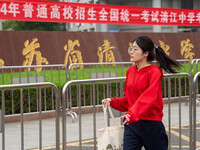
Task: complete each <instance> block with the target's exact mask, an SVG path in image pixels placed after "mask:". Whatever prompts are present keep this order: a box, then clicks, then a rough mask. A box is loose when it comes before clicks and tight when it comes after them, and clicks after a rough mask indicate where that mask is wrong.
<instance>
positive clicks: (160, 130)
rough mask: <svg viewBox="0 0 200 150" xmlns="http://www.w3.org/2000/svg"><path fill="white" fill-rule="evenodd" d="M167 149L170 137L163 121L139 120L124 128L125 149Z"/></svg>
mask: <svg viewBox="0 0 200 150" xmlns="http://www.w3.org/2000/svg"><path fill="white" fill-rule="evenodd" d="M142 146H144V147H145V150H167V149H168V137H167V134H166V131H165V127H164V125H163V123H162V122H161V121H147V120H139V121H137V122H134V123H132V124H129V125H125V128H124V144H123V149H124V150H141V148H142Z"/></svg>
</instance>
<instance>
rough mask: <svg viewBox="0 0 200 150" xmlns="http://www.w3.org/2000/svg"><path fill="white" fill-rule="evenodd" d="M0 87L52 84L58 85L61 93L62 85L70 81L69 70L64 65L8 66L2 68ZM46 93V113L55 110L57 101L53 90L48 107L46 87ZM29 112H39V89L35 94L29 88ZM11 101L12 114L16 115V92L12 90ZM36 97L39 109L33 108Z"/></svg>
mask: <svg viewBox="0 0 200 150" xmlns="http://www.w3.org/2000/svg"><path fill="white" fill-rule="evenodd" d="M0 70H1V71H0V72H1V74H0V85H8V84H25V83H38V82H51V83H54V84H56V85H57V87H58V89H59V91H60V92H61V90H62V86H63V85H64V84H63V85H62V83H66V82H67V81H68V80H69V79H68V76H67V68H66V66H65V65H63V64H57V65H33V66H7V67H1V68H0ZM43 91H44V103H45V106H44V108H43V110H44V111H48V110H55V106H54V104H55V99H54V92H53V88H52V89H51V90H50V93H48V94H50V95H51V98H49V99H51V102H50V103H51V106H49V105H48V107H47V97H48V96H47V89H46V87H45V88H44V89H43ZM27 93H28V105H29V106H28V110H26V111H27V112H29V113H31V112H37V111H39V105H38V100H39V97H38V96H39V95H38V88H36V90H35V91H34V92H31V90H30V88H28V92H27ZM11 97H12V99H11V101H12V106H11V107H12V112H11V114H16V112H15V108H14V92H13V89H12V92H11ZM33 97H35V101H36V103H37V109H36V110H35V109H33V107H32V106H31V105H32V104H31V99H32V98H33Z"/></svg>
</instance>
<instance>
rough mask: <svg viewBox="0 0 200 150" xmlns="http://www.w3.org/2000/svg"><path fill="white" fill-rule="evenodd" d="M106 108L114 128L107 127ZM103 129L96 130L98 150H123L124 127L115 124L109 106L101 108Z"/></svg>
mask: <svg viewBox="0 0 200 150" xmlns="http://www.w3.org/2000/svg"><path fill="white" fill-rule="evenodd" d="M107 108H108V111H109V113H110V116H111V118H112V122H113V124H114V126H111V127H108V124H107ZM103 111H104V128H102V129H99V130H98V150H123V136H124V134H123V133H124V126H122V125H118V126H117V124H116V121H115V118H114V116H113V113H112V111H111V108H110V106H103Z"/></svg>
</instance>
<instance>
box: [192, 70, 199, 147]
mask: <svg viewBox="0 0 200 150" xmlns="http://www.w3.org/2000/svg"><path fill="white" fill-rule="evenodd" d="M199 75H200V72H197V73H196V74H195V76H194V78H193V88H194V93H193V141H192V146H193V147H192V149H194V150H196V145H197V143H196V141H197V139H196V136H197V134H196V132H197V127H196V123H197V121H196V120H197V119H196V117H197V110H196V106H197V103H196V100H197V98H198V94H199V90H198V84H199V82H198V78H199Z"/></svg>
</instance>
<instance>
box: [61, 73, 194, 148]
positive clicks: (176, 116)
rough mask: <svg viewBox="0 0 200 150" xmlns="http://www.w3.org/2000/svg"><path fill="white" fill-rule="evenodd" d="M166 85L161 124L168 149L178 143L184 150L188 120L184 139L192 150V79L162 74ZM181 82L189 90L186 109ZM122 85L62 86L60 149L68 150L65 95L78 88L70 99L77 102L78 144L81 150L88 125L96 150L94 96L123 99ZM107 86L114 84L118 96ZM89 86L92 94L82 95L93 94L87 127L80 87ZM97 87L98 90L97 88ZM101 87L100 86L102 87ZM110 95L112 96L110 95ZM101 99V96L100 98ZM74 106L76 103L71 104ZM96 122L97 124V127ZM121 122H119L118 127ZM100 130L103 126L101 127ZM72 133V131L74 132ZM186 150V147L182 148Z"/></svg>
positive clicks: (89, 81) (90, 82) (98, 82)
mask: <svg viewBox="0 0 200 150" xmlns="http://www.w3.org/2000/svg"><path fill="white" fill-rule="evenodd" d="M164 77H165V78H167V79H166V81H167V86H168V89H167V98H168V104H167V105H165V107H164V108H165V110H164V111H165V117H164V124H165V126H166V130H167V132H168V136H169V149H170V150H171V149H174V148H173V144H174V143H173V142H174V141H177V143H176V144H177V146H178V148H179V149H182V148H183V139H182V136H183V135H182V130H183V126H182V124H183V123H188V120H189V129H188V131H187V133H186V134H187V135H188V136H189V140H188V145H187V146H188V148H190V147H192V146H193V143H192V125H193V123H192V100H191V90H192V89H191V87H192V86H191V83H192V82H191V77H190V75H189V74H187V73H178V74H165V75H164ZM174 78H178V80H177V87H178V95H177V96H178V102H177V103H176V104H175V106H174V105H173V103H171V98H172V95H171V93H172V84H171V83H172V79H174ZM182 78H187V84H188V89H187V93H188V95H189V106H184V105H183V103H182V99H183V97H184V92H182V90H181V89H182V86H184V85H182V80H181V79H182ZM124 81H125V77H118V78H104V79H103V78H101V79H87V80H73V81H69V82H67V83H66V84H65V86H64V87H63V91H62V96H63V97H62V98H63V99H62V100H63V101H62V103H63V113H62V115H63V149H64V150H65V149H67V147H66V143H68V141H67V139H68V138H69V137H70V135H68V136H67V134H66V133H67V131H66V130H67V127H68V123H66V109H64V108H66V107H68V106H67V105H68V101H65V100H66V95H67V94H66V93H67V92H68V89H69V88H70V86H72V85H75V86H78V91H77V93H76V94H75V95H73V98H74V99H75V100H77V101H78V102H77V107H78V129H77V135H78V137H77V139H76V140H78V141H79V149H82V145H83V143H82V141H83V137H85V136H86V135H84V134H87V135H88V133H89V131H88V130H86V129H85V124H87V128H89V129H90V132H91V130H92V131H93V135H90V137H87V138H89V139H93V141H92V143H93V148H94V149H97V139H96V137H97V135H96V133H97V129H98V128H99V127H100V124H101V122H102V121H99V120H98V119H97V116H98V115H97V114H98V113H97V111H96V110H97V108H98V106H99V105H98V104H99V102H98V100H97V93H98V92H99V93H102V94H103V93H105V95H106V97H110V95H111V96H112V97H114V96H116V94H117V93H120V94H118V96H119V97H121V96H123V86H124ZM103 83H104V84H105V90H103V89H102V88H99V86H100V85H102V84H103ZM110 83H111V84H114V85H116V83H117V87H116V89H117V88H118V92H114V93H113V90H111V89H110ZM86 84H87V85H88V86H90V85H91V86H92V91H90V90H89V89H88V90H89V92H87V91H85V92H86V93H92V95H91V96H92V105H91V108H92V112H93V114H92V116H91V118H90V120H93V121H92V123H91V124H92V125H91V126H89V125H88V123H87V120H85V119H83V115H82V109H83V108H84V104H83V102H84V93H83V91H84V90H83V86H84V85H86ZM97 85H99V86H97ZM102 87H103V85H102ZM110 92H112V93H110ZM102 98H103V95H102ZM74 102H75V101H74ZM72 103H73V101H72ZM174 107H176V109H174ZM166 108H167V109H166ZM97 122H98V123H97ZM120 122H121V121H119V123H120ZM175 124H176V129H178V137H177V136H174V133H175V129H174V128H173V126H174V125H175ZM101 127H103V125H102V126H101ZM74 132H75V131H74ZM184 146H185V145H184Z"/></svg>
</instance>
